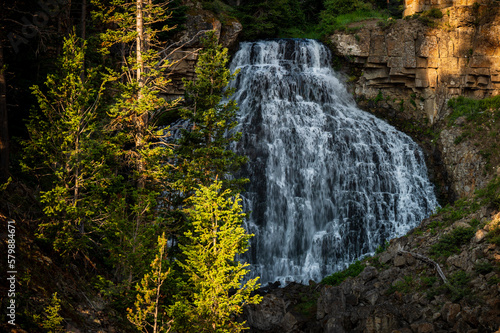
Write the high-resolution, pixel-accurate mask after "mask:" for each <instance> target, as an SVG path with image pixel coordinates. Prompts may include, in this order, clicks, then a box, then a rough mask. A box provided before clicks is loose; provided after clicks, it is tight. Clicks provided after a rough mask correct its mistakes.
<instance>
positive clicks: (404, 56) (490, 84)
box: [329, 0, 500, 199]
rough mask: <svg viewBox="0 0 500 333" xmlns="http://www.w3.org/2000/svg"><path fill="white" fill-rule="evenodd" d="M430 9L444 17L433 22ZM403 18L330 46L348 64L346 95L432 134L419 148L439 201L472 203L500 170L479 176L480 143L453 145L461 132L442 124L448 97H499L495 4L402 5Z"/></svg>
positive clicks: (367, 26) (341, 36) (368, 26)
mask: <svg viewBox="0 0 500 333" xmlns="http://www.w3.org/2000/svg"><path fill="white" fill-rule="evenodd" d="M431 8H434V10H433V13H431V11H430V9H431ZM436 9H438V10H439V11H440V12H441V13H442V14H443V16H442V18H435V17H436V16H439V15H436ZM405 14H406V15H407V16H406V17H405V19H401V20H394V21H391V20H389V21H386V22H382V23H383V24H380V23H378V22H376V21H373V22H370V21H368V22H365V23H362V24H361V25H360V26H358V27H357V28H356V27H354V28H351V29H350V32H338V33H335V34H333V35H332V36H330V37H329V42H331V46H332V48H333V49H334V51H335V52H336V53H337V55H339V56H341V58H343V59H346V60H347V62H348V63H349V67H350V68H351V73H350V75H351V77H350V78H349V81H350V85H351V89H352V91H353V93H354V96H355V97H356V98H357V100H358V103H359V104H360V106H361V107H362V108H363V109H365V110H370V109H371V110H372V111H373V110H376V113H378V114H379V115H380V116H382V117H384V118H386V119H388V120H389V121H391V120H392V121H393V123H398V121H399V123H401V122H404V123H405V124H408V123H409V124H410V130H411V129H416V131H415V132H418V131H422V129H428V130H431V129H432V131H433V132H434V135H436V136H435V137H434V138H432V137H429V136H427V137H424V138H421V139H420V140H419V141H420V143H423V144H424V145H427V147H426V148H427V153H428V157H429V161H430V163H429V164H434V165H430V167H431V169H434V176H435V179H434V181H435V182H436V183H438V184H439V183H440V185H441V186H440V187H441V192H442V193H441V194H442V195H444V196H445V197H448V198H446V199H453V198H456V197H464V196H471V195H472V194H473V193H474V191H475V190H476V189H478V188H482V187H483V186H485V185H486V184H487V182H488V181H489V179H490V178H491V176H492V174H494V173H495V172H496V173H499V174H500V170H498V166H497V165H495V166H493V173H485V171H484V170H485V165H486V164H487V161H486V160H485V159H484V156H482V155H481V151H482V149H483V147H482V144H483V143H481V142H479V140H476V141H474V140H475V139H478V138H474V137H472V138H471V140H465V141H463V142H461V143H457V141H459V138H460V136H461V135H463V133H464V129H463V128H462V127H460V126H458V127H449V126H447V124H446V122H445V121H444V119H445V117H446V116H447V115H448V114H449V113H450V112H451V111H450V109H449V108H448V107H447V102H448V100H449V99H450V98H452V97H457V96H466V97H472V98H485V97H490V96H495V95H498V94H500V37H499V36H500V2H498V1H478V2H473V1H470V0H464V1H435V0H432V1H429V0H421V1H413V0H407V2H406V10H405ZM410 14H411V15H410ZM437 14H439V13H437ZM433 17H434V18H433ZM400 129H402V130H405V131H407V130H408V128H400ZM407 132H408V131H407ZM413 134H415V133H413ZM484 135H486V134H484ZM413 136H414V137H415V135H413ZM417 136H418V135H417ZM418 139H419V138H417V140H418ZM431 141H432V142H431ZM483 155H484V154H483ZM497 155H498V154H497ZM495 170H496V171H495Z"/></svg>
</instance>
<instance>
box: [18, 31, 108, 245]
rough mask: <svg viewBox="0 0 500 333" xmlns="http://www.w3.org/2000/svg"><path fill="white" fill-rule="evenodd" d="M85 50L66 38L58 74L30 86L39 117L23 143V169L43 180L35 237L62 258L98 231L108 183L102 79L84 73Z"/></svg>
mask: <svg viewBox="0 0 500 333" xmlns="http://www.w3.org/2000/svg"><path fill="white" fill-rule="evenodd" d="M80 45H83V46H80ZM85 48H86V46H85V43H82V41H80V40H79V39H78V38H77V37H76V36H75V34H74V33H73V34H71V35H70V36H69V37H68V38H65V39H64V46H63V55H62V58H61V59H60V60H59V62H58V65H59V67H58V68H59V73H57V74H51V75H48V76H47V81H46V82H45V86H46V89H42V88H40V87H39V86H33V87H32V92H33V94H34V95H35V96H36V98H37V100H38V104H39V109H40V111H41V113H40V112H38V111H37V110H34V111H33V112H32V116H31V119H30V121H29V123H28V125H27V127H28V131H29V134H30V139H29V140H27V141H25V153H26V156H27V157H26V159H25V162H24V163H23V167H24V169H25V170H28V171H32V172H34V174H35V175H37V176H38V177H41V178H42V179H41V180H42V191H41V193H40V201H41V203H42V204H43V210H44V212H45V214H46V215H47V216H48V219H47V221H44V222H42V223H40V225H39V236H40V237H42V238H45V239H48V240H50V241H51V242H52V243H53V246H54V249H55V250H57V251H60V252H62V253H66V252H73V253H74V252H78V251H80V250H84V249H85V247H86V246H87V245H88V241H89V236H90V235H91V234H92V233H95V232H98V231H99V230H100V228H101V224H102V220H103V215H102V211H103V206H104V197H105V193H104V190H103V189H104V188H106V187H107V184H108V182H109V177H107V173H108V170H107V167H106V163H105V157H104V156H105V153H104V151H105V148H106V147H105V146H104V145H103V144H102V143H101V141H100V137H99V133H100V129H99V126H100V123H99V121H100V117H103V115H101V114H99V113H98V111H99V109H98V107H99V100H100V97H101V95H102V93H103V90H104V83H105V81H106V80H105V79H103V78H102V77H100V76H101V75H100V73H99V71H98V69H97V68H94V69H88V70H84V59H85Z"/></svg>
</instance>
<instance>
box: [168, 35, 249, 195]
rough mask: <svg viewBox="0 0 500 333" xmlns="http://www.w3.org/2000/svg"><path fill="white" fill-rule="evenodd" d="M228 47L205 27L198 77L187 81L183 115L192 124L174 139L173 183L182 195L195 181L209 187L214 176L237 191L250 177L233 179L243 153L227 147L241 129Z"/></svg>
mask: <svg viewBox="0 0 500 333" xmlns="http://www.w3.org/2000/svg"><path fill="white" fill-rule="evenodd" d="M227 52H228V50H227V49H226V48H222V46H221V45H219V44H218V43H217V36H216V35H215V32H214V31H210V32H208V33H207V37H206V39H204V48H203V50H202V51H201V52H200V54H199V58H198V63H197V66H196V69H195V73H196V80H195V81H185V87H186V100H187V101H188V102H190V107H189V108H184V109H182V110H181V116H182V117H183V118H184V119H186V120H189V122H190V124H191V128H190V129H188V130H186V129H185V130H183V132H182V138H181V139H180V140H179V142H178V144H179V146H178V149H177V154H178V155H177V156H178V157H180V159H179V161H178V164H179V169H178V171H179V172H178V175H179V177H180V179H178V180H177V181H176V183H175V186H176V187H177V188H178V189H179V190H180V191H181V192H182V193H184V194H188V195H189V194H190V193H192V189H193V188H195V187H197V186H198V185H199V184H203V185H206V186H208V185H209V184H211V183H212V182H213V181H214V180H215V179H216V178H218V179H222V180H223V182H224V183H225V186H226V187H231V188H233V189H236V190H239V189H241V186H242V185H243V184H244V183H245V182H247V181H248V180H247V179H241V178H239V179H238V178H237V179H233V175H234V173H235V172H236V171H238V170H239V168H240V167H241V166H242V165H243V164H244V163H245V162H246V157H244V156H239V155H237V154H236V153H234V152H233V151H232V150H231V149H230V144H231V143H232V142H236V141H238V140H239V139H240V137H241V133H238V132H235V131H234V128H235V127H236V125H237V121H236V111H237V110H238V107H237V105H236V102H235V101H234V100H230V99H229V97H230V96H231V95H232V93H233V89H227V85H228V83H229V81H230V80H232V79H234V77H235V76H236V73H233V74H231V73H230V71H229V69H228V68H227V63H228V61H229V56H228V54H227Z"/></svg>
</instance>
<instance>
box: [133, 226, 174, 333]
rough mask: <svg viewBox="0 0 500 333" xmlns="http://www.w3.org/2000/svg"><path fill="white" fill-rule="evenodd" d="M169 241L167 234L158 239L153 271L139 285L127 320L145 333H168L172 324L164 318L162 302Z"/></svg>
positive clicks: (152, 265) (167, 270)
mask: <svg viewBox="0 0 500 333" xmlns="http://www.w3.org/2000/svg"><path fill="white" fill-rule="evenodd" d="M166 246H167V239H166V238H165V233H163V234H162V235H161V236H159V237H158V253H157V254H156V257H155V259H154V260H153V261H152V262H151V271H150V272H149V273H147V274H146V275H144V277H143V279H142V281H141V283H140V284H137V286H136V291H137V297H136V301H135V304H134V309H130V308H129V309H128V315H127V318H128V319H129V321H130V322H131V323H132V324H134V325H135V326H136V327H137V328H138V329H140V330H141V331H142V332H144V333H149V332H152V333H159V332H168V331H169V330H170V323H171V321H169V320H168V319H167V318H164V311H163V309H162V302H161V297H162V294H161V288H162V286H163V283H164V282H165V280H166V279H167V276H168V274H169V273H170V269H167V268H166V266H167V263H166V260H165V259H166V251H165V250H166Z"/></svg>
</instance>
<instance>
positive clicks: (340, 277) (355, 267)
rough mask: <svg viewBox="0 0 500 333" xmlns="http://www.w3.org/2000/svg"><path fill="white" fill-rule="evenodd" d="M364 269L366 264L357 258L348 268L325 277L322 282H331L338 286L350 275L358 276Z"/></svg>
mask: <svg viewBox="0 0 500 333" xmlns="http://www.w3.org/2000/svg"><path fill="white" fill-rule="evenodd" d="M364 269H365V265H364V264H363V263H362V262H361V261H359V260H356V261H355V262H354V263H352V264H351V265H350V266H349V267H348V268H347V269H346V270H343V271H341V272H336V273H333V274H332V275H329V276H327V277H325V278H324V279H323V280H322V281H321V283H323V284H329V285H331V286H337V285H339V284H341V283H342V282H343V281H344V280H345V279H347V278H348V277H350V276H352V277H356V276H358V275H359V274H360V273H361V272H362V271H363V270H364Z"/></svg>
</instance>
